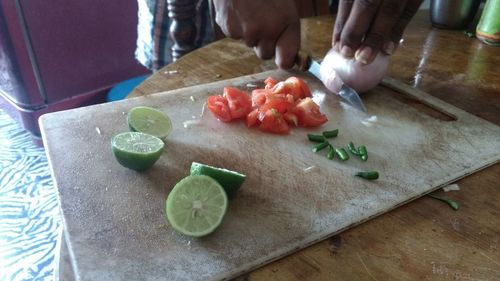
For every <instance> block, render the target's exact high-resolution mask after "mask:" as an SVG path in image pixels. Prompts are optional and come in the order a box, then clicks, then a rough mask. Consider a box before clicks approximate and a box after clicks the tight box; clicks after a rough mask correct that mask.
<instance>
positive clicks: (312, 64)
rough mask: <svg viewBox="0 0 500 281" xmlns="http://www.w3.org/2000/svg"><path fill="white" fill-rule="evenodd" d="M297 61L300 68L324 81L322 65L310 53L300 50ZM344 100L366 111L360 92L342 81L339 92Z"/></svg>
mask: <svg viewBox="0 0 500 281" xmlns="http://www.w3.org/2000/svg"><path fill="white" fill-rule="evenodd" d="M296 63H297V65H298V67H299V69H300V70H302V71H307V72H309V73H311V74H312V75H313V76H314V77H316V78H318V79H319V80H320V81H321V82H322V83H323V80H321V74H320V67H321V65H320V64H319V63H318V62H317V61H315V60H313V59H312V58H311V56H310V55H308V54H307V53H306V52H304V51H302V50H301V51H299V53H298V54H297V59H296ZM337 94H338V95H339V96H340V97H341V98H342V99H343V100H344V101H346V102H347V103H348V104H349V105H351V106H352V107H354V108H356V109H358V110H360V111H362V112H364V113H366V107H365V105H364V104H363V101H362V100H361V97H360V96H359V94H358V93H357V92H356V90H354V89H353V88H351V87H349V86H348V85H347V84H344V83H342V87H341V88H340V90H339V92H338V93H337Z"/></svg>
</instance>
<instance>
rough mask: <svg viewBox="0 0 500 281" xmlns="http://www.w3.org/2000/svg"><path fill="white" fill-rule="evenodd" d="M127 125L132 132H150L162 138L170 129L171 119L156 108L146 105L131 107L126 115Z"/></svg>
mask: <svg viewBox="0 0 500 281" xmlns="http://www.w3.org/2000/svg"><path fill="white" fill-rule="evenodd" d="M127 122H128V127H129V128H130V130H131V131H133V132H142V133H145V134H150V135H153V136H155V137H158V138H160V139H164V138H166V137H167V136H168V134H170V131H172V121H170V118H169V117H168V116H167V115H165V114H164V113H163V112H161V111H159V110H158V109H154V108H152V107H147V106H137V107H134V108H132V109H131V110H130V111H129V112H128V115H127Z"/></svg>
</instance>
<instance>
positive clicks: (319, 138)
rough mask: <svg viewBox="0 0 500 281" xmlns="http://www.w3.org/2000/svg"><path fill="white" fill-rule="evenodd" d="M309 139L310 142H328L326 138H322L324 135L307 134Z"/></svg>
mask: <svg viewBox="0 0 500 281" xmlns="http://www.w3.org/2000/svg"><path fill="white" fill-rule="evenodd" d="M307 138H308V139H309V140H310V141H313V142H324V141H326V139H325V137H324V136H322V135H313V134H307Z"/></svg>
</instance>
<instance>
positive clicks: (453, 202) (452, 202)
mask: <svg viewBox="0 0 500 281" xmlns="http://www.w3.org/2000/svg"><path fill="white" fill-rule="evenodd" d="M427 195H428V196H429V197H431V198H434V199H437V200H439V201H442V202H445V203H446V204H448V206H450V207H451V208H452V209H453V210H455V211H456V210H458V203H457V202H455V201H453V200H451V199H448V198H443V197H439V196H435V195H431V194H427Z"/></svg>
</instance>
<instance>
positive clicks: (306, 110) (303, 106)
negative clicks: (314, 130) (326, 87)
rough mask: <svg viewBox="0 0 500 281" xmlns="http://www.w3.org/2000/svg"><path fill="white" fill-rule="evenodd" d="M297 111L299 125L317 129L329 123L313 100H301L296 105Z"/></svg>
mask: <svg viewBox="0 0 500 281" xmlns="http://www.w3.org/2000/svg"><path fill="white" fill-rule="evenodd" d="M296 110H297V117H298V121H299V124H300V125H302V126H304V127H317V126H320V125H322V124H324V123H326V122H327V121H328V119H327V118H326V116H325V115H324V114H322V113H321V112H320V111H319V106H318V105H317V104H316V103H315V102H314V101H313V100H312V99H311V98H304V99H302V100H300V101H299V102H298V103H297V105H296Z"/></svg>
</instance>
